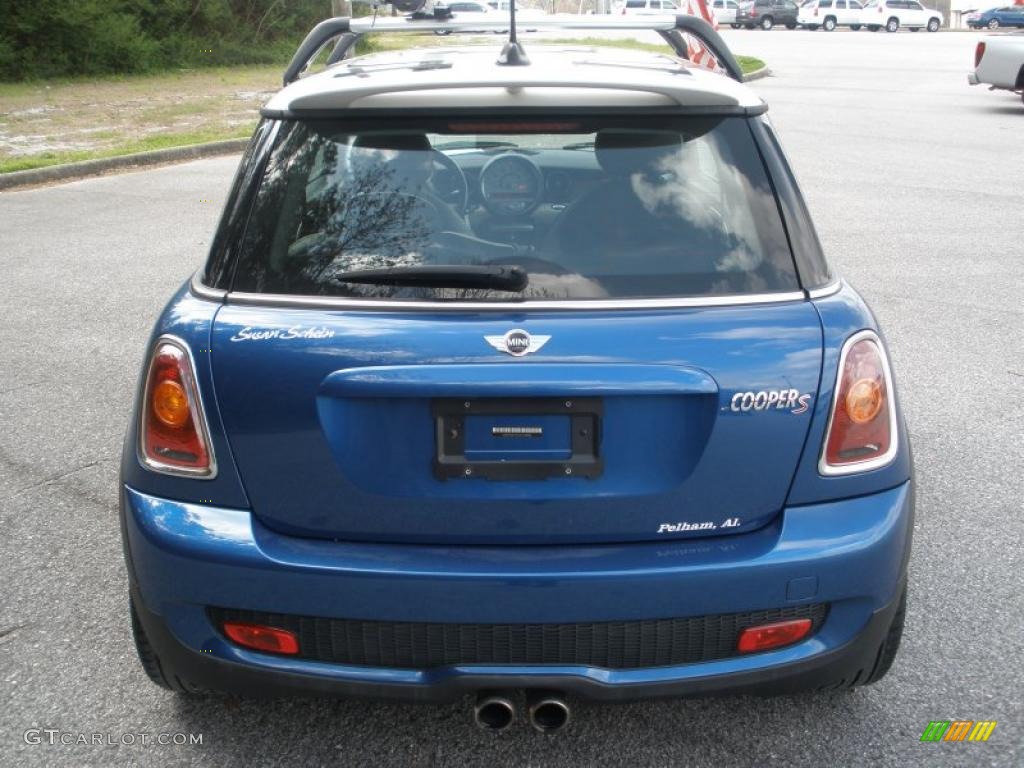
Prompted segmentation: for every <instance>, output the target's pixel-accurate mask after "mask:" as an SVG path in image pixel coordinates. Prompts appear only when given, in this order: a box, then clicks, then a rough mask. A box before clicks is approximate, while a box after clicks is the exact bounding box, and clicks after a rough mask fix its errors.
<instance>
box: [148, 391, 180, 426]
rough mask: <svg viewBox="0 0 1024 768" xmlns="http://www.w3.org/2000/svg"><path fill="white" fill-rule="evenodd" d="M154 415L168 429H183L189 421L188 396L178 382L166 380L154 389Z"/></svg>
mask: <svg viewBox="0 0 1024 768" xmlns="http://www.w3.org/2000/svg"><path fill="white" fill-rule="evenodd" d="M150 402H151V403H152V406H153V414H154V415H155V416H156V417H157V418H158V419H160V421H161V422H163V423H164V424H166V425H167V426H168V427H174V428H176V429H177V428H178V427H182V426H184V425H185V423H186V422H187V421H188V395H186V394H185V390H184V388H183V387H182V386H181V384H179V383H178V382H176V381H170V380H166V379H165V380H164V381H161V382H160V383H159V384H157V385H156V386H155V387H154V388H153V396H152V399H151V401H150Z"/></svg>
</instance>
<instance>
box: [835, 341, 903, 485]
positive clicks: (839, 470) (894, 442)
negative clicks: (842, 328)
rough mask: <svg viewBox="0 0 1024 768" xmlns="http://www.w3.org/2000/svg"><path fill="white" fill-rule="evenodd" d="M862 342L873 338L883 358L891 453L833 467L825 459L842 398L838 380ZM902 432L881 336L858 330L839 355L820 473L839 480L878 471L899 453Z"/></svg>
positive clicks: (887, 452) (890, 373) (887, 357)
mask: <svg viewBox="0 0 1024 768" xmlns="http://www.w3.org/2000/svg"><path fill="white" fill-rule="evenodd" d="M862 339H870V340H871V341H872V342H874V345H875V346H876V347H877V348H878V355H879V357H880V358H881V359H882V371H883V372H884V373H885V391H886V399H887V400H888V401H889V450H887V451H886V452H885V453H883V454H882V455H881V456H876V457H875V458H873V459H867V460H866V461H857V462H853V463H852V464H841V465H838V466H833V465H832V464H829V463H828V462H827V461H826V460H825V453H826V451H827V450H828V441H829V438H830V437H831V436H832V419H833V417H834V416H835V413H836V405H837V401H838V399H839V380H840V379H841V378H842V375H843V366H845V365H846V354H847V353H848V352H849V351H850V348H851V347H852V346H853V345H854V344H856V343H857V342H858V341H861V340H862ZM899 437H900V436H899V432H898V431H897V424H896V392H895V389H894V388H893V384H892V371H891V370H890V369H889V355H888V354H886V351H885V346H884V345H883V344H882V340H881V339H879V338H878V334H877V333H875V332H874V331H871V330H863V331H857V333H855V334H853V335H852V336H850V338H848V339H847V340H846V341H845V343H844V344H843V351H842V353H840V355H839V369H838V370H837V371H836V381H835V384H834V386H833V388H832V404H831V406H830V408H829V412H828V425H827V426H826V427H825V439H824V440H822V442H821V454H820V456H819V458H818V472H819V473H820V474H822V475H824V476H825V477H837V476H839V475H852V474H855V473H858V472H867V471H869V470H872V469H879V468H881V467H884V466H885V465H887V464H890V463H891V462H892V460H893V459H894V458H896V453H897V451H898V450H899V442H900V441H899Z"/></svg>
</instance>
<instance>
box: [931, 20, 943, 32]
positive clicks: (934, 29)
mask: <svg viewBox="0 0 1024 768" xmlns="http://www.w3.org/2000/svg"><path fill="white" fill-rule="evenodd" d="M941 26H942V25H941V24H940V23H939V20H938V19H928V31H929V32H938V31H939V27H941Z"/></svg>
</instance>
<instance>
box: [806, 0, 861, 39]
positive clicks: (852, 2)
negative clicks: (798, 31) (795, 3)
mask: <svg viewBox="0 0 1024 768" xmlns="http://www.w3.org/2000/svg"><path fill="white" fill-rule="evenodd" d="M862 10H863V6H862V5H861V4H860V2H859V0H808V1H807V2H806V3H804V4H803V5H801V6H800V13H799V15H798V16H797V21H799V22H800V24H801V25H802V26H804V27H806V28H807V29H810V30H815V29H818V27H821V28H822V29H824V30H825V31H826V32H831V31H832V30H833V29H835V28H836V27H849V28H850V29H853V30H857V29H860V27H861V23H860V16H861V11H862Z"/></svg>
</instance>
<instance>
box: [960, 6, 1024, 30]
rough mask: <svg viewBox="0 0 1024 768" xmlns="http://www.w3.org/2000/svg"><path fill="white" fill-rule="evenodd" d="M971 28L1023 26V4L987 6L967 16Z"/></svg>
mask: <svg viewBox="0 0 1024 768" xmlns="http://www.w3.org/2000/svg"><path fill="white" fill-rule="evenodd" d="M967 26H969V27H970V28H971V29H986V28H987V29H999V28H1000V27H1024V5H1005V6H1003V7H1002V8H989V9H988V10H987V11H982V12H981V13H972V14H971V15H970V16H968V17H967Z"/></svg>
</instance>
